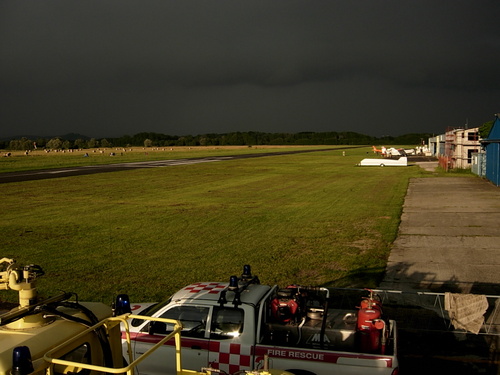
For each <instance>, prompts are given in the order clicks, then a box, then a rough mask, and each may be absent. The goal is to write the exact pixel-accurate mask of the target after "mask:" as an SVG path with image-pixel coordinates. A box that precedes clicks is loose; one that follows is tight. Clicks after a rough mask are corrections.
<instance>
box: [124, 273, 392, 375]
mask: <svg viewBox="0 0 500 375" xmlns="http://www.w3.org/2000/svg"><path fill="white" fill-rule="evenodd" d="M365 292H366V295H365V296H362V298H360V300H359V301H358V303H357V304H356V305H354V306H352V307H351V308H349V309H343V308H338V307H337V304H336V296H335V295H334V293H333V292H331V290H330V289H328V288H324V287H311V286H300V285H294V284H292V285H287V286H286V287H285V288H279V287H278V286H277V285H274V286H271V285H264V284H261V283H260V281H259V278H258V277H257V276H254V275H252V273H251V269H250V266H248V265H246V266H244V268H243V273H242V275H241V276H240V277H237V276H231V277H230V278H229V281H228V282H198V283H194V284H191V285H188V286H186V287H184V288H182V289H181V290H179V291H178V292H176V293H175V294H174V295H172V296H171V297H170V298H169V299H167V300H166V301H164V302H163V303H148V304H132V311H135V312H137V313H140V314H141V315H142V316H149V317H150V318H151V319H150V320H148V319H146V320H132V321H131V327H130V336H131V337H130V339H131V342H132V343H131V345H132V346H131V348H130V347H128V346H125V345H124V353H127V354H130V353H129V351H130V349H132V354H131V356H132V358H136V357H137V356H140V355H142V353H144V352H146V351H147V350H149V348H151V347H152V346H154V345H157V344H158V343H159V342H160V340H162V338H163V337H164V336H165V335H168V334H169V333H170V332H172V330H173V328H174V327H173V326H172V325H171V324H164V323H162V322H158V321H156V320H155V319H158V318H167V319H174V320H178V321H180V322H181V323H182V326H183V330H182V332H181V334H182V354H183V358H184V359H185V364H186V366H187V368H188V369H192V370H194V369H198V368H201V367H211V368H215V369H218V370H219V371H221V372H224V373H227V374H233V373H236V372H238V371H243V370H255V369H260V368H262V366H263V363H264V358H265V357H269V361H270V365H271V366H272V367H273V368H277V369H280V370H285V371H288V372H291V373H293V374H296V375H330V374H345V375H347V374H360V373H363V372H365V371H366V372H367V373H370V374H387V375H396V374H398V372H399V368H398V359H397V329H396V322H395V321H394V320H391V319H388V318H387V317H386V316H385V315H384V313H383V306H382V304H381V302H380V300H379V298H377V296H376V295H375V294H374V293H373V292H371V291H370V290H366V291H365ZM174 350H175V348H174V347H173V343H172V342H169V341H167V342H166V343H165V345H162V346H161V347H160V348H159V349H158V350H157V351H156V352H155V353H153V354H152V355H151V356H149V357H148V358H147V359H145V360H144V361H143V362H141V363H140V364H139V365H138V366H137V370H138V373H139V374H143V375H160V374H162V375H163V374H173V373H174V372H175V369H174V368H173V366H172V364H171V363H169V362H168V361H165V358H167V357H168V356H169V355H170V353H171V352H173V351H174Z"/></svg>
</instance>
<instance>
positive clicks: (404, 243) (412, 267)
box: [380, 163, 500, 375]
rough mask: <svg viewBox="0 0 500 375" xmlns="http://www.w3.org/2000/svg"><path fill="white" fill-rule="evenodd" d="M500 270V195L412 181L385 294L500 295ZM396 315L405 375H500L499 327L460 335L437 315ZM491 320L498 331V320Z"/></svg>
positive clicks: (481, 185) (470, 183)
mask: <svg viewBox="0 0 500 375" xmlns="http://www.w3.org/2000/svg"><path fill="white" fill-rule="evenodd" d="M421 166H422V167H423V168H425V169H427V170H430V171H432V170H433V168H435V164H433V163H425V164H424V165H421ZM499 270H500V188H498V187H495V186H494V185H492V184H491V183H489V182H487V181H485V180H482V179H479V178H468V177H443V178H438V177H436V178H417V179H413V180H412V181H411V182H410V185H409V187H408V192H407V195H406V198H405V202H404V206H403V214H402V216H401V224H400V227H399V234H398V237H397V239H396V241H395V242H394V244H393V248H392V250H391V253H390V256H389V261H388V264H387V272H386V276H385V279H384V280H383V282H382V284H381V285H380V287H381V288H383V289H390V290H403V291H429V292H461V293H476V294H487V295H500V274H499ZM493 301H494V299H493ZM494 308H495V305H493V306H492V307H491V308H490V310H489V311H495V310H494ZM497 308H500V306H497ZM394 313H395V315H396V320H397V321H398V327H399V331H400V335H399V338H400V355H399V358H400V365H401V373H402V374H407V375H410V374H411V375H412V374H426V375H431V374H448V373H459V374H462V373H463V374H499V373H500V332H498V327H496V329H493V330H492V333H493V334H491V335H484V334H480V335H475V334H455V333H453V332H450V331H449V328H450V327H447V326H446V325H445V324H443V321H442V319H440V318H439V317H437V316H436V315H431V314H430V310H426V309H412V308H401V307H399V308H397V309H396V311H394ZM486 315H488V316H486V318H487V319H488V321H489V320H494V322H497V323H498V319H499V318H500V314H498V312H497V314H496V315H495V314H492V313H488V314H486Z"/></svg>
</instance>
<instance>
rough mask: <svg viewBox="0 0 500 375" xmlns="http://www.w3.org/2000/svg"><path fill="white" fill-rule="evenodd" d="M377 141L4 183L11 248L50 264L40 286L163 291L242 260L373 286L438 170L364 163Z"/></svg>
mask: <svg viewBox="0 0 500 375" xmlns="http://www.w3.org/2000/svg"><path fill="white" fill-rule="evenodd" d="M266 151H268V150H266ZM367 152H369V149H368V148H363V149H352V150H348V151H347V155H346V156H342V151H339V150H335V149H332V151H319V152H314V153H305V154H294V155H283V156H273V157H265V158H256V159H243V160H232V161H224V162H218V163H202V164H194V165H185V166H174V167H164V168H152V169H140V170H132V171H123V172H112V173H103V174H95V175H87V176H80V177H67V178H60V179H49V180H42V181H29V182H23V183H8V184H2V186H1V187H2V205H1V206H0V207H1V209H0V212H1V215H2V236H1V237H0V247H1V249H2V254H0V257H10V258H15V259H16V260H17V261H18V263H19V264H20V265H24V264H32V263H33V264H39V265H41V266H42V268H43V269H44V270H45V272H46V275H45V276H43V277H42V278H40V279H39V289H40V291H41V292H42V294H43V295H47V296H48V295H54V294H56V293H58V291H60V290H65V291H72V292H76V293H78V295H79V296H80V299H82V300H93V301H104V302H107V303H109V302H110V301H111V300H112V298H113V296H114V295H116V294H117V293H129V294H130V295H131V298H132V300H134V301H153V300H161V299H164V298H166V297H168V296H169V295H170V294H171V293H172V292H174V291H175V290H177V289H178V288H180V287H182V286H184V285H186V284H188V283H191V282H195V281H209V280H226V279H228V278H229V276H230V275H233V274H236V275H239V274H240V273H241V269H242V267H243V265H244V264H250V265H251V266H252V269H253V272H254V273H255V274H257V275H259V277H260V279H261V281H262V282H263V283H270V284H272V283H278V284H280V285H287V284H289V283H299V284H305V285H327V286H357V287H374V286H376V285H377V284H378V282H379V281H380V278H381V277H382V275H383V271H384V269H385V265H386V261H387V257H388V254H389V251H390V246H391V243H392V241H393V240H394V239H395V236H396V234H397V229H398V225H399V220H400V215H401V209H402V203H403V199H404V196H405V193H406V188H407V185H408V181H409V178H411V177H418V176H424V175H430V173H428V172H424V171H423V170H422V169H421V168H419V167H416V166H409V167H407V168H390V167H386V168H377V167H371V168H370V167H368V168H362V167H355V164H356V163H358V162H359V161H360V160H361V159H362V158H363V157H366V156H367ZM368 156H370V157H371V156H372V155H371V154H369V155H368ZM4 295H6V296H8V297H7V299H10V300H12V298H15V296H14V297H12V294H8V293H6V292H4ZM4 298H5V297H4Z"/></svg>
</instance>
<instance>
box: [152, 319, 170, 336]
mask: <svg viewBox="0 0 500 375" xmlns="http://www.w3.org/2000/svg"><path fill="white" fill-rule="evenodd" d="M148 333H149V334H150V335H154V334H155V333H159V334H162V335H166V334H167V323H163V322H157V321H151V322H149V331H148Z"/></svg>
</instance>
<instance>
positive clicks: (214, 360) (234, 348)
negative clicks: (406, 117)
mask: <svg viewBox="0 0 500 375" xmlns="http://www.w3.org/2000/svg"><path fill="white" fill-rule="evenodd" d="M209 347H210V354H209V355H210V366H211V367H213V368H215V369H219V370H222V371H224V372H226V373H228V374H233V373H235V372H236V371H240V370H251V363H250V361H251V346H247V345H241V344H234V343H231V342H229V341H219V342H218V341H210V345H209Z"/></svg>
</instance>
